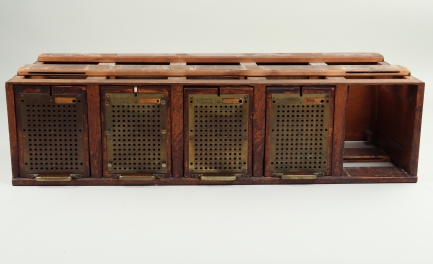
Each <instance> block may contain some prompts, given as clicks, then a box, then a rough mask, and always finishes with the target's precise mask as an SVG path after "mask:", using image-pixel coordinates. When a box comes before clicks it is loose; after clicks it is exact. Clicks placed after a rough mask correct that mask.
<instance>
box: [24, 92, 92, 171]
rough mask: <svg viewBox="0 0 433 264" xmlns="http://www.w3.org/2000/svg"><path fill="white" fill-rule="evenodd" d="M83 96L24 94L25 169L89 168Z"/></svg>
mask: <svg viewBox="0 0 433 264" xmlns="http://www.w3.org/2000/svg"><path fill="white" fill-rule="evenodd" d="M81 96H82V95H55V96H50V95H49V94H32V93H21V94H20V100H21V101H20V106H21V107H20V112H21V129H22V135H23V137H22V144H23V163H24V170H25V173H41V174H45V173H46V174H60V173H71V174H72V173H76V174H81V173H83V172H84V171H85V160H84V159H85V153H84V144H85V142H84V133H85V126H84V116H83V115H84V113H83V107H84V105H83V102H82V100H81ZM63 98H67V99H65V100H62V99H63ZM66 101H69V102H66ZM63 102H66V103H63Z"/></svg>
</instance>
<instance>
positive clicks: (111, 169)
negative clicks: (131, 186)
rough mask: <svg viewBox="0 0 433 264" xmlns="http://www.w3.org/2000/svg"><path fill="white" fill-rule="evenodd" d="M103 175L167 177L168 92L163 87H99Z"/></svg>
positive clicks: (137, 177) (132, 177)
mask: <svg viewBox="0 0 433 264" xmlns="http://www.w3.org/2000/svg"><path fill="white" fill-rule="evenodd" d="M101 108H102V109H101V113H102V132H103V133H102V148H103V176H104V177H113V178H120V179H132V180H139V179H140V180H145V179H149V180H151V179H155V178H163V177H170V176H171V151H170V146H171V144H170V142H171V128H170V93H169V87H165V86H138V87H137V86H136V87H134V86H102V87H101Z"/></svg>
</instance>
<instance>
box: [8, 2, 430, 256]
mask: <svg viewBox="0 0 433 264" xmlns="http://www.w3.org/2000/svg"><path fill="white" fill-rule="evenodd" d="M0 36H1V41H0V59H1V60H0V80H2V81H3V82H6V81H7V80H8V79H9V78H10V77H12V76H13V75H14V74H15V73H16V70H17V69H18V67H20V66H21V65H23V64H25V63H31V62H34V61H35V60H36V58H37V55H38V54H40V53H44V52H96V53H103V52H110V53H117V52H164V53H169V52H181V53H184V52H191V53H193V52H200V53H202V52H379V53H381V54H383V55H384V56H385V59H386V61H388V62H390V63H393V64H401V65H404V66H406V67H408V68H410V69H411V71H412V73H413V75H414V76H415V77H417V78H419V79H421V80H423V81H425V82H426V83H427V85H426V93H425V106H424V115H423V120H424V122H423V127H422V139H421V153H420V158H419V182H418V183H416V184H363V185H362V184H359V185H285V186H201V187H200V186H199V187H195V186H183V187H180V186H179V187H162V186H160V187H12V185H11V169H10V161H9V158H10V157H9V145H8V144H9V143H8V130H7V119H6V104H5V95H4V92H3V93H0V100H1V107H0V112H1V113H0V123H1V125H0V147H1V160H0V166H1V171H2V173H1V175H0V263H188V264H191V263H345V264H346V263H433V253H432V252H433V251H432V248H433V176H432V173H431V171H432V169H431V166H432V165H431V161H430V154H431V153H432V152H431V151H430V150H431V149H432V148H433V138H432V137H431V136H430V135H432V132H433V126H432V122H431V121H430V120H431V115H432V113H433V107H432V102H433V98H432V96H433V95H432V94H431V92H430V91H429V90H430V89H429V88H430V84H431V83H433V76H432V70H433V68H432V65H433V49H432V46H433V2H432V1H427V0H425V1H422V0H413V1H377V0H364V1H351V0H335V1H313V0H304V1H299V0H297V1H287V0H286V1H271V0H266V1H251V0H250V1H246V0H244V1H234V0H231V1H228V0H212V1H209V0H208V1H205V0H203V1H192V0H184V1H174V0H172V1H168V0H165V1H163V0H161V1H129V0H124V1H118V2H116V1H89V0H87V1H83V0H75V1H63V0H51V1H22V0H15V1H6V0H2V1H1V2H0Z"/></svg>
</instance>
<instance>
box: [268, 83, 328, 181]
mask: <svg viewBox="0 0 433 264" xmlns="http://www.w3.org/2000/svg"><path fill="white" fill-rule="evenodd" d="M334 90H335V89H334V88H333V87H268V88H267V100H266V101H267V105H266V144H265V146H266V147H265V176H275V177H283V176H284V177H287V175H310V176H311V177H312V178H314V177H315V176H323V175H330V174H331V153H332V143H331V142H332V137H333V134H332V132H333V117H334ZM294 177H296V176H294ZM299 177H301V176H299Z"/></svg>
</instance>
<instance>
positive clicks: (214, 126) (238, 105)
mask: <svg viewBox="0 0 433 264" xmlns="http://www.w3.org/2000/svg"><path fill="white" fill-rule="evenodd" d="M248 99H249V98H248V95H247V94H221V95H220V96H218V95H216V94H192V95H190V96H189V113H188V114H189V120H188V121H189V124H188V129H189V133H188V137H189V146H188V147H189V157H188V158H189V160H188V162H189V171H190V172H191V173H236V172H238V173H242V172H246V171H247V165H248V164H247V163H248V105H249V104H248V101H249V100H248Z"/></svg>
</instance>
